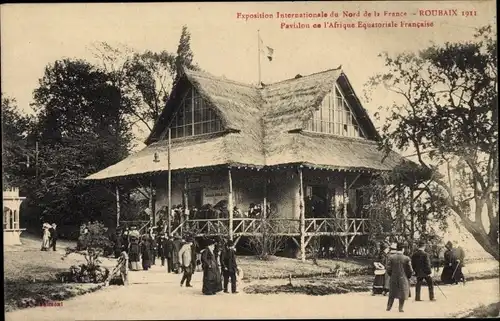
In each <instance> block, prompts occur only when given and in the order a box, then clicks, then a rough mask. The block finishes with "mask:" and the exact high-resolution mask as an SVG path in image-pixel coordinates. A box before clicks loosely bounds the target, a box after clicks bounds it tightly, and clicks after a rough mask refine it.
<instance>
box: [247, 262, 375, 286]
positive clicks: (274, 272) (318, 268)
mask: <svg viewBox="0 0 500 321" xmlns="http://www.w3.org/2000/svg"><path fill="white" fill-rule="evenodd" d="M371 264H372V263H371V261H370V260H367V259H355V258H354V259H342V260H318V261H317V264H314V263H313V262H312V261H306V262H302V261H300V260H298V259H291V258H284V257H270V259H269V260H260V259H259V258H258V257H256V256H238V266H239V267H241V268H242V270H243V273H244V276H243V278H244V280H248V281H251V280H256V279H257V280H262V279H284V278H288V277H289V276H290V274H291V275H292V277H294V278H300V277H310V276H319V277H321V276H322V275H331V274H333V273H335V271H336V270H337V269H339V268H340V269H342V270H344V271H346V272H348V273H349V274H351V275H353V274H354V275H359V274H366V273H368V271H369V270H370V269H371Z"/></svg>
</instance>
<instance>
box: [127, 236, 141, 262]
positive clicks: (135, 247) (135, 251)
mask: <svg viewBox="0 0 500 321" xmlns="http://www.w3.org/2000/svg"><path fill="white" fill-rule="evenodd" d="M128 255H129V263H130V270H131V271H137V270H139V261H140V247H139V238H137V237H136V236H135V235H131V236H130V240H129V245H128Z"/></svg>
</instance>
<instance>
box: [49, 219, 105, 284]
mask: <svg viewBox="0 0 500 321" xmlns="http://www.w3.org/2000/svg"><path fill="white" fill-rule="evenodd" d="M113 245H114V244H113V242H112V241H110V239H109V236H108V233H107V228H106V227H105V226H104V225H103V224H102V223H100V222H96V223H92V224H90V225H89V226H87V232H86V233H85V234H82V235H80V237H79V238H78V245H77V248H66V254H65V255H64V256H63V257H62V259H63V260H64V259H65V258H66V257H67V256H68V255H69V254H71V253H80V254H82V255H84V257H85V260H86V261H87V264H81V265H80V266H75V265H74V266H72V267H71V268H70V271H69V272H68V273H63V274H61V275H59V278H60V279H61V281H62V282H79V283H100V282H104V281H105V279H106V278H107V277H108V275H109V270H108V269H107V268H104V267H101V266H100V263H101V261H100V260H99V257H101V256H103V255H105V254H108V255H109V254H110V253H112V252H113Z"/></svg>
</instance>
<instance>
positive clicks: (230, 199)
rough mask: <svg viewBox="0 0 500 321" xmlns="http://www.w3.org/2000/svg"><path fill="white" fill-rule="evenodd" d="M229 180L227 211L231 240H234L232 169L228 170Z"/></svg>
mask: <svg viewBox="0 0 500 321" xmlns="http://www.w3.org/2000/svg"><path fill="white" fill-rule="evenodd" d="M227 179H228V185H229V191H228V193H227V210H228V212H229V239H230V240H233V237H234V233H233V232H234V231H233V214H234V213H233V206H234V205H233V177H232V175H231V168H229V169H228V170H227Z"/></svg>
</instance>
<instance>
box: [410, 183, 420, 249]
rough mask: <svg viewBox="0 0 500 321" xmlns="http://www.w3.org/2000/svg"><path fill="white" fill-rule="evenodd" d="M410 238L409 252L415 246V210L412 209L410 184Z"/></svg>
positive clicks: (411, 188) (411, 187)
mask: <svg viewBox="0 0 500 321" xmlns="http://www.w3.org/2000/svg"><path fill="white" fill-rule="evenodd" d="M409 201H410V219H411V221H410V233H411V236H410V240H411V245H410V252H411V253H413V249H414V246H415V212H414V211H413V186H410V200H409ZM420 238H421V239H422V235H420Z"/></svg>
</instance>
